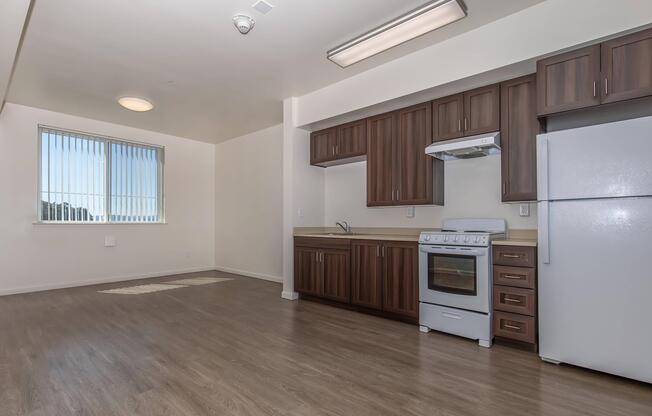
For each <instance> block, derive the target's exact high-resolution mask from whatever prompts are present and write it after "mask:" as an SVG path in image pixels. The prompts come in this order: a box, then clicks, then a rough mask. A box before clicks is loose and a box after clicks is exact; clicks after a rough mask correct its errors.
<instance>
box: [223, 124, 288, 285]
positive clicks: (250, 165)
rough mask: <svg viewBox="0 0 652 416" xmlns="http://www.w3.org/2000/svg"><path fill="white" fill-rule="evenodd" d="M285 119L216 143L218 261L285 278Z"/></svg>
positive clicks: (229, 268)
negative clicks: (279, 122) (283, 154)
mask: <svg viewBox="0 0 652 416" xmlns="http://www.w3.org/2000/svg"><path fill="white" fill-rule="evenodd" d="M282 152H283V125H282V124H279V125H277V126H274V127H270V128H267V129H264V130H260V131H257V132H254V133H251V134H248V135H245V136H240V137H237V138H235V139H231V140H228V141H226V142H222V143H220V144H218V145H217V146H215V199H216V201H215V230H216V231H215V233H216V237H215V264H216V268H217V269H220V270H225V271H229V272H233V273H239V274H244V275H248V276H253V277H260V278H263V279H268V280H275V281H281V280H282V275H283V247H282V244H281V240H282V228H283V224H282V218H283V202H282V201H283V165H282V163H283V156H282Z"/></svg>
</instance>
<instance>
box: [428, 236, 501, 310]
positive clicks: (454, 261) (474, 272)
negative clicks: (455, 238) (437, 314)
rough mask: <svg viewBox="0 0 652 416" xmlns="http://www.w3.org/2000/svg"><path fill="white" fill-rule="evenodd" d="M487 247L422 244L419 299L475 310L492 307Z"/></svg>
mask: <svg viewBox="0 0 652 416" xmlns="http://www.w3.org/2000/svg"><path fill="white" fill-rule="evenodd" d="M489 262H490V258H489V248H488V247H451V246H434V245H425V244H422V245H420V246H419V300H420V301H421V302H425V303H432V304H435V305H443V306H449V307H453V308H460V309H466V310H470V311H475V312H482V313H489V311H490V308H491V294H490V293H489V287H490V285H491V270H490V268H489V264H490V263H489Z"/></svg>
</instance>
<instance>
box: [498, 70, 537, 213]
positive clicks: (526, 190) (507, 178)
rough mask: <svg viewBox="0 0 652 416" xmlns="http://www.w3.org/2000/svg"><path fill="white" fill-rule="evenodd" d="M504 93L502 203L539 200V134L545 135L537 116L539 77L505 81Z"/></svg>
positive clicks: (501, 125)
mask: <svg viewBox="0 0 652 416" xmlns="http://www.w3.org/2000/svg"><path fill="white" fill-rule="evenodd" d="M500 91H501V100H500V105H501V111H500V114H501V118H502V120H501V123H500V145H501V148H502V151H501V159H502V200H503V202H507V201H536V199H537V146H536V135H537V134H539V133H540V132H541V127H540V124H539V120H538V119H537V114H536V76H535V75H534V74H533V75H528V76H525V77H521V78H517V79H514V80H511V81H506V82H503V83H502V85H501V87H500Z"/></svg>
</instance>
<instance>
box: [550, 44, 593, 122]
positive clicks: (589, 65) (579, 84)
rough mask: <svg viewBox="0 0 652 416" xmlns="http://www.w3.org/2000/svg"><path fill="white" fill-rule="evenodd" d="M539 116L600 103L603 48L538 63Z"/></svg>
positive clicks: (577, 51)
mask: <svg viewBox="0 0 652 416" xmlns="http://www.w3.org/2000/svg"><path fill="white" fill-rule="evenodd" d="M537 97H538V98H537V101H538V106H537V107H538V111H537V112H538V114H539V116H543V115H547V114H552V113H559V112H562V111H569V110H575V109H578V108H585V107H591V106H594V105H598V104H600V45H594V46H589V47H587V48H582V49H579V50H576V51H571V52H567V53H564V54H561V55H556V56H551V57H550V58H546V59H542V60H540V61H538V62H537Z"/></svg>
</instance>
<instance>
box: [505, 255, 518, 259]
mask: <svg viewBox="0 0 652 416" xmlns="http://www.w3.org/2000/svg"><path fill="white" fill-rule="evenodd" d="M503 257H507V258H508V259H520V258H521V255H520V254H503Z"/></svg>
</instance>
